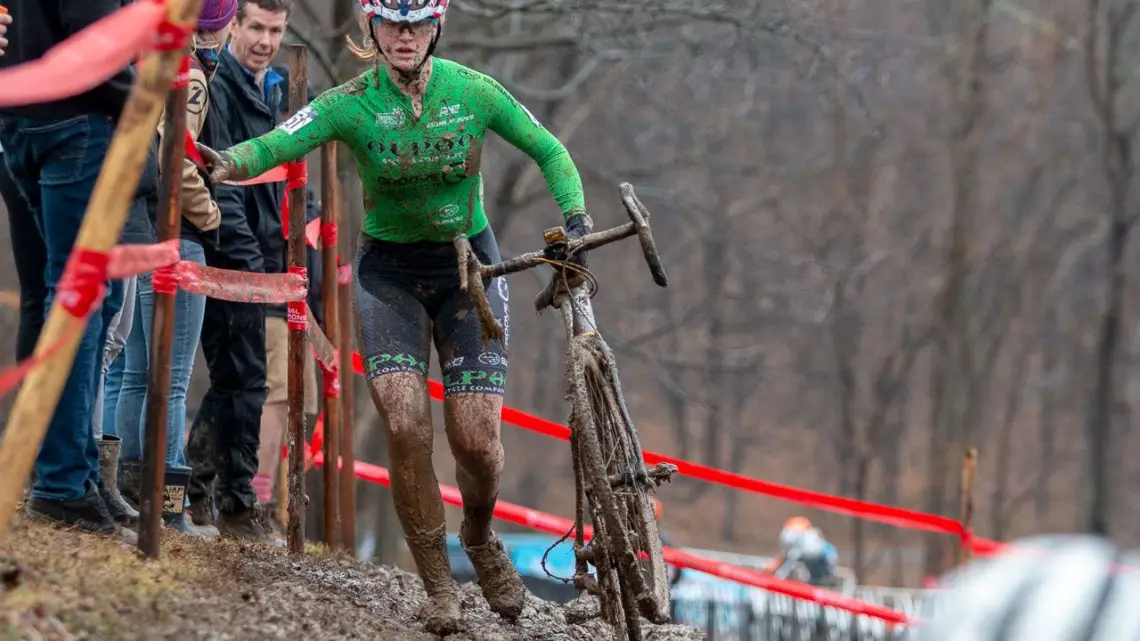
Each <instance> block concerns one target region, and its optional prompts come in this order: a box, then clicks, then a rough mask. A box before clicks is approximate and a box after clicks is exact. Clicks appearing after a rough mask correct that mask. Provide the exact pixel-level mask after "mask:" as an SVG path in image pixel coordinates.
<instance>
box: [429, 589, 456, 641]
mask: <svg viewBox="0 0 1140 641" xmlns="http://www.w3.org/2000/svg"><path fill="white" fill-rule="evenodd" d="M459 620H460V613H459V593H458V592H457V591H456V590H455V588H451V589H450V590H443V591H442V592H437V593H436V594H429V595H428V597H427V601H425V602H424V605H423V607H422V608H420V621H423V624H424V630H427V631H428V632H430V633H432V634H438V635H440V636H445V635H448V634H455V633H456V632H459Z"/></svg>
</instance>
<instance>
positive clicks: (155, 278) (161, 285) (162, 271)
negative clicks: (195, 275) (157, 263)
mask: <svg viewBox="0 0 1140 641" xmlns="http://www.w3.org/2000/svg"><path fill="white" fill-rule="evenodd" d="M178 281H179V278H178V268H177V266H176V265H166V266H163V267H159V268H158V269H156V270H154V273H153V274H152V275H151V281H150V286H151V289H153V290H154V293H156V294H161V295H163V296H174V295H176V294H178Z"/></svg>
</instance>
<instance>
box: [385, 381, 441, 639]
mask: <svg viewBox="0 0 1140 641" xmlns="http://www.w3.org/2000/svg"><path fill="white" fill-rule="evenodd" d="M370 387H371V392H372V401H373V403H375V405H376V409H377V410H378V411H379V412H380V416H381V418H383V419H384V423H385V424H386V426H387V436H388V451H389V456H390V458H391V461H390V463H391V468H392V469H391V476H392V496H393V499H394V501H395V503H396V514H397V515H398V516H399V517H400V525H401V526H403V529H404V539H405V540H406V541H407V542H408V549H409V550H410V551H411V553H412V558H413V559H414V560H415V562H416V569H417V570H418V571H419V573H420V579H421V580H422V581H423V583H424V590H425V591H426V592H427V594H428V600H427V603H426V604H425V605H424V609H423V611H422V612H421V615H420V616H421V618H422V619H423V621H424V628H425V629H427V630H428V631H429V632H431V633H433V634H450V633H452V632H455V631H456V630H458V628H459V597H458V593H457V591H456V589H455V582H454V580H452V578H451V567H450V565H449V564H448V561H447V532H446V527H445V523H444V517H443V499H442V498H441V497H440V493H439V482H438V481H437V480H436V477H435V470H434V469H432V464H431V452H432V426H431V408H430V406H429V398H428V394H427V381H426V380H425V379H424V377H423V376H421V375H419V374H412V373H406V372H398V373H393V374H384V375H382V376H379V377H377V378H375V379H373V381H372V385H371V386H370Z"/></svg>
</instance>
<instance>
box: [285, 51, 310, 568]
mask: <svg viewBox="0 0 1140 641" xmlns="http://www.w3.org/2000/svg"><path fill="white" fill-rule="evenodd" d="M308 77H309V72H308V59H307V58H306V57H305V47H303V46H302V45H289V116H290V117H292V116H293V115H294V114H296V113H297V112H299V111H300V110H301V109H304V108H305V103H306V98H307V95H308V92H307V90H306V89H307V87H308V82H307V80H308ZM288 198H289V267H290V268H294V269H296V268H301V269H304V268H305V265H306V264H307V261H306V260H305V259H306V255H305V209H306V207H305V204H306V203H305V187H304V186H303V185H302V186H300V187H297V188H296V189H293V190H292V191H290V192H289V194H288ZM290 307H292V306H290ZM289 316H290V317H293V316H299V317H300V318H298V319H294V318H290V323H289V325H290V327H289V385H288V388H289V528H288V530H289V532H288V533H289V552H290V553H292V554H300V553H302V552H304V550H305V504H306V503H307V501H306V497H305V448H306V447H307V445H306V442H305V361H304V358H305V350H306V349H309V342H308V339H307V338H306V336H305V330H304V329H301V327H303V325H302V323H307V322H308V319H307V315H306V313H305V312H303V311H301V312H300V313H299V314H294V313H292V312H290V313H289Z"/></svg>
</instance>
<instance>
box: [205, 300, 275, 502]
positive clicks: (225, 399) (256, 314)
mask: <svg viewBox="0 0 1140 641" xmlns="http://www.w3.org/2000/svg"><path fill="white" fill-rule="evenodd" d="M202 351H203V353H204V354H205V356H206V364H207V366H208V367H209V369H210V389H209V391H207V392H206V396H205V398H203V399H202V405H201V407H200V408H199V410H198V415H197V417H195V419H194V424H193V425H192V426H191V427H190V440H189V442H188V443H187V446H186V459H187V462H188V463H189V464H190V467H191V468H192V469H193V471H194V472H193V475H192V477H191V480H190V487H189V490H188V493H189V495H190V498H191V500H195V501H197V500H201V499H202V498H204V497H207V496H209V494H210V490H211V486H214V487H213V491H214V497H215V499H216V500H217V505H218V509H219V510H221V511H223V512H234V511H239V510H240V509H242V508H250V507H253V506H254V505H255V504H256V501H257V495H256V493H255V492H254V491H253V487H252V481H253V477H254V475H255V474H257V465H258V460H257V448H258V446H259V445H260V443H261V407H262V405H264V404H265V397H266V395H267V394H268V388H267V387H266V385H265V374H266V371H265V370H266V365H265V308H264V307H263V306H262V305H259V304H253V303H233V302H229V301H222V300H215V299H212V298H211V299H209V300H207V301H206V317H205V320H204V322H203V323H202ZM215 482H216V485H215Z"/></svg>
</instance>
